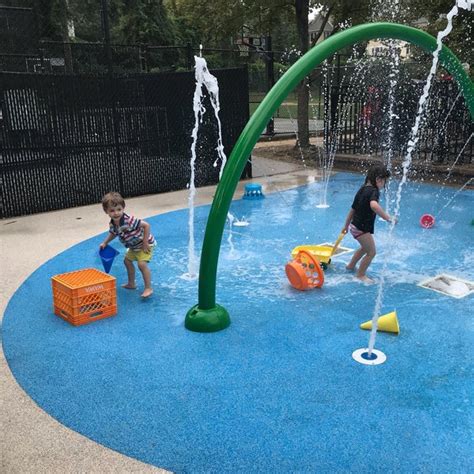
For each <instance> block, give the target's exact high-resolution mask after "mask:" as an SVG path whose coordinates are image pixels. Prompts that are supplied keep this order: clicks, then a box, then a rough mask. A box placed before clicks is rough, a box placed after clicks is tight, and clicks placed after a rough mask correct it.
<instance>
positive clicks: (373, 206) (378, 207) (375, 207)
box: [370, 201, 397, 223]
mask: <svg viewBox="0 0 474 474" xmlns="http://www.w3.org/2000/svg"><path fill="white" fill-rule="evenodd" d="M370 208H371V209H372V210H373V211H374V212H375V214H377V215H378V216H380V217H381V218H382V219H383V220H385V221H387V222H392V221H395V223H397V221H396V219H395V218H394V217H391V216H390V215H389V214H387V213H386V212H385V210H384V208H383V207H382V206H381V205H380V204H379V203H378V202H377V201H370Z"/></svg>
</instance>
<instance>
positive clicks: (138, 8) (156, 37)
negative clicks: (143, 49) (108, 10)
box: [113, 0, 176, 46]
mask: <svg viewBox="0 0 474 474" xmlns="http://www.w3.org/2000/svg"><path fill="white" fill-rule="evenodd" d="M117 10H118V22H117V23H116V25H115V26H114V27H113V32H114V34H115V36H116V37H118V38H119V39H120V40H121V41H123V42H125V43H127V44H137V43H145V44H154V45H159V46H167V45H174V44H175V40H176V31H175V29H174V25H173V23H172V21H171V20H170V19H169V17H168V11H167V10H166V9H165V7H164V5H163V0H152V1H150V0H121V2H119V3H118V4H117Z"/></svg>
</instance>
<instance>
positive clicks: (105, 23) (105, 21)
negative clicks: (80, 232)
mask: <svg viewBox="0 0 474 474" xmlns="http://www.w3.org/2000/svg"><path fill="white" fill-rule="evenodd" d="M101 2H102V27H103V30H104V46H105V50H106V56H107V73H108V74H107V76H108V82H109V94H110V96H109V97H110V101H111V107H112V126H113V133H114V146H115V157H116V159H117V171H118V178H119V187H120V190H119V191H120V194H122V195H124V186H123V170H122V159H121V157H120V145H119V133H118V130H119V121H120V117H119V115H118V112H117V105H116V100H115V95H116V92H117V85H116V84H115V81H114V73H113V63H112V49H111V47H110V27H109V11H108V5H107V0H101Z"/></svg>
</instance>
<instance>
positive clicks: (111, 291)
mask: <svg viewBox="0 0 474 474" xmlns="http://www.w3.org/2000/svg"><path fill="white" fill-rule="evenodd" d="M51 283H52V285H53V302H54V314H56V315H57V316H59V317H60V318H63V319H64V320H66V321H68V322H69V323H71V324H73V325H74V326H80V325H82V324H87V323H91V322H93V321H97V320H98V319H104V318H108V317H110V316H114V315H115V314H117V290H116V284H115V278H114V277H113V276H110V275H108V274H107V273H104V272H101V271H99V270H96V269H95V268H86V269H84V270H77V271H74V272H68V273H62V274H61V275H55V276H53V277H52V278H51Z"/></svg>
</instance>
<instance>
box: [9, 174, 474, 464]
mask: <svg viewBox="0 0 474 474" xmlns="http://www.w3.org/2000/svg"><path fill="white" fill-rule="evenodd" d="M362 181H363V178H362V177H361V176H359V175H353V174H348V173H341V174H338V175H337V176H335V177H334V178H332V180H331V182H330V185H329V196H328V202H329V204H330V206H331V207H330V208H329V209H316V208H315V204H317V203H318V202H319V198H320V190H321V185H320V184H317V183H316V184H311V185H308V186H304V187H300V188H297V189H294V190H290V191H286V192H279V193H276V194H273V195H268V196H267V198H266V199H264V200H261V201H245V200H242V201H236V202H234V203H232V207H231V212H232V213H233V214H234V215H235V216H236V217H238V218H242V217H243V216H245V217H246V218H247V219H248V220H249V221H250V226H248V227H240V228H238V227H234V232H233V234H232V236H231V237H232V238H231V244H232V245H231V244H230V243H229V237H230V235H229V232H228V230H226V233H225V235H224V238H223V245H222V250H221V258H220V262H219V272H218V288H217V302H218V303H219V304H221V305H223V306H224V307H226V308H227V309H228V310H229V313H230V315H231V318H232V324H231V326H230V327H229V328H228V329H226V330H225V331H221V332H218V333H214V334H199V333H192V332H189V331H187V330H185V329H184V326H183V321H184V316H185V313H186V311H187V310H188V309H189V308H190V307H191V306H193V305H194V304H195V303H197V282H188V281H186V280H184V279H182V278H180V277H181V275H183V274H184V273H185V272H186V271H187V241H188V235H187V218H188V214H187V211H179V212H172V213H169V214H164V215H160V216H157V217H154V218H151V219H148V221H149V222H150V223H151V224H152V228H153V232H154V234H155V236H156V237H157V240H158V247H157V250H156V253H155V257H154V260H153V262H152V264H151V267H152V272H153V282H154V289H155V295H154V296H153V298H152V299H151V300H150V301H145V302H144V301H141V300H140V297H139V292H130V291H127V290H123V289H119V290H118V305H119V314H118V316H117V317H115V318H109V319H105V320H102V321H97V322H94V323H92V324H90V325H87V326H82V327H73V326H71V325H69V324H68V323H66V322H64V321H63V320H61V319H60V318H58V317H56V316H54V315H53V313H52V296H51V288H50V285H51V284H50V277H51V276H53V275H55V274H58V273H63V272H67V271H72V270H77V269H81V268H87V267H91V266H93V267H94V266H95V267H97V268H100V262H99V260H98V257H97V255H96V251H97V247H98V245H99V243H100V242H101V241H102V239H103V235H100V236H97V237H95V238H93V239H90V240H87V241H85V242H82V243H81V244H79V245H76V246H74V247H72V248H71V249H69V250H67V251H65V252H63V253H62V254H60V255H58V256H57V257H55V258H54V259H52V260H50V261H49V262H47V263H46V264H44V265H43V266H42V267H40V268H38V269H37V270H36V271H35V272H34V273H33V274H32V275H31V276H30V277H29V278H28V279H27V280H26V281H25V283H24V284H23V285H22V286H21V287H20V288H19V290H18V291H17V292H16V293H15V295H14V296H13V297H12V299H11V301H10V303H9V305H8V308H7V310H6V314H5V318H4V322H3V344H4V350H5V354H6V357H7V360H8V363H9V365H10V367H11V370H12V372H13V374H14V376H15V377H16V379H17V380H18V382H19V384H20V385H21V386H22V387H23V388H24V390H25V391H26V392H27V393H28V394H29V395H30V396H31V397H32V398H33V399H34V400H35V401H36V403H38V405H39V406H40V407H42V408H43V409H44V410H45V411H47V412H48V413H49V414H50V415H51V416H53V417H54V418H56V419H57V420H59V421H60V422H61V423H63V424H64V425H66V426H68V427H70V428H72V429H73V430H75V431H78V432H79V433H82V434H83V435H85V436H87V437H89V438H91V439H93V440H95V441H97V442H98V443H101V444H103V445H105V446H108V447H109V448H112V449H114V450H117V451H120V452H122V453H124V454H127V455H128V456H132V457H134V458H137V459H140V460H142V461H144V462H147V463H151V464H154V465H156V466H160V467H164V468H166V469H170V470H172V471H175V472H216V473H223V472H232V473H239V472H246V473H248V472H272V473H274V472H342V471H346V472H347V471H350V472H365V471H368V470H370V471H372V472H415V471H417V472H468V471H471V472H472V468H473V465H474V458H473V449H472V447H473V446H472V438H471V434H472V413H473V412H472V388H473V377H472V375H473V370H472V369H473V367H472V356H473V347H474V345H473V342H474V341H473V332H472V326H473V324H472V321H473V319H472V295H471V296H468V297H466V298H464V299H454V298H450V297H447V296H444V295H441V294H439V293H436V292H433V291H430V290H426V289H423V288H420V287H418V286H417V283H418V282H420V281H421V280H423V279H425V278H427V277H431V276H435V275H437V274H439V273H448V274H452V275H457V276H459V277H461V278H464V279H468V280H471V281H472V280H473V279H474V275H473V262H474V252H473V248H472V242H473V234H474V226H472V225H471V220H472V219H473V217H474V215H473V214H472V212H473V211H472V210H473V208H474V206H473V204H474V193H473V192H472V191H463V192H461V193H459V194H458V195H457V196H456V197H455V199H453V201H452V202H451V204H450V205H449V206H448V207H447V208H446V209H445V210H444V211H443V213H442V215H441V216H440V218H439V220H438V221H437V224H436V227H435V228H433V229H431V230H424V229H422V228H421V227H420V225H419V223H418V221H419V218H420V216H421V215H422V214H423V213H426V212H430V213H434V214H436V213H437V212H439V210H440V209H441V208H442V207H443V206H444V204H445V203H447V202H448V201H449V200H450V199H451V198H452V197H453V195H454V193H455V190H454V189H451V188H445V189H441V188H439V187H435V186H430V185H420V184H408V185H407V186H406V187H405V188H404V194H403V196H404V197H403V199H402V209H401V221H400V223H399V225H398V226H397V228H396V232H395V234H394V241H393V242H392V243H390V242H388V226H387V225H386V224H385V223H383V222H380V221H377V222H376V234H375V236H376V241H377V244H378V248H379V254H378V255H377V257H376V260H375V262H374V263H373V265H372V267H371V269H370V270H371V274H372V276H374V277H377V276H379V272H380V271H381V268H382V263H383V260H384V258H385V255H386V254H388V270H387V274H386V285H385V291H384V298H383V306H382V313H386V312H389V311H392V310H393V309H396V310H397V312H398V317H399V321H400V326H401V333H400V335H399V336H395V335H390V334H386V333H380V334H379V335H378V337H377V341H376V348H378V349H380V350H382V351H383V352H384V353H385V354H386V355H387V358H388V359H387V362H386V363H385V364H383V365H381V366H377V367H367V366H363V365H360V364H358V363H356V362H355V361H354V360H353V359H352V358H351V354H352V352H353V351H354V350H355V349H358V348H361V347H366V346H367V343H368V337H369V333H368V332H367V331H362V330H360V329H359V324H360V323H361V322H364V321H366V320H368V319H370V318H371V317H372V312H373V309H374V304H375V297H376V294H377V285H373V286H364V285H362V284H360V283H357V282H354V281H353V280H352V276H351V275H350V274H349V273H347V272H346V271H345V269H344V263H345V261H347V259H348V256H347V255H346V256H340V257H338V258H336V259H334V261H333V264H332V265H331V267H330V269H328V270H327V272H326V282H325V284H324V286H323V288H321V289H319V290H314V291H310V292H304V293H302V292H298V291H296V290H293V289H291V288H290V287H289V285H288V283H287V280H286V277H285V273H284V265H285V263H286V261H287V260H288V259H289V252H290V250H291V249H292V248H293V247H294V246H296V245H299V244H304V243H321V242H324V241H333V240H335V239H336V237H337V235H338V233H339V231H340V229H341V227H342V224H343V222H344V218H345V215H346V213H347V211H348V208H349V206H350V204H351V202H352V198H353V195H354V193H355V192H356V190H357V189H358V187H359V186H360V184H361V183H362ZM392 189H393V188H392ZM97 212H102V211H101V209H100V208H99V206H98V208H97ZM130 212H132V213H133V209H130ZM208 212H209V206H204V207H200V208H198V209H197V210H196V229H197V232H196V233H197V240H198V247H197V248H199V249H200V242H201V239H202V235H203V230H204V225H205V222H206V219H207V215H208ZM106 225H107V223H106V221H104V230H105V229H106ZM113 244H114V245H115V247H116V248H119V244H118V243H117V242H114V243H113ZM342 245H344V246H347V247H352V248H356V246H357V244H356V242H355V241H354V240H353V239H352V237H350V236H347V237H346V238H345V240H344V241H343V243H342ZM232 246H233V248H234V249H233V251H231V248H232ZM120 250H121V252H122V253H123V249H120ZM120 260H121V259H120ZM120 260H119V261H118V262H115V263H114V265H113V267H112V274H113V275H114V276H116V277H117V279H118V283H122V282H123V281H124V279H125V268H124V266H123V264H122V263H121V261H120ZM139 281H140V283H141V280H139Z"/></svg>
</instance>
